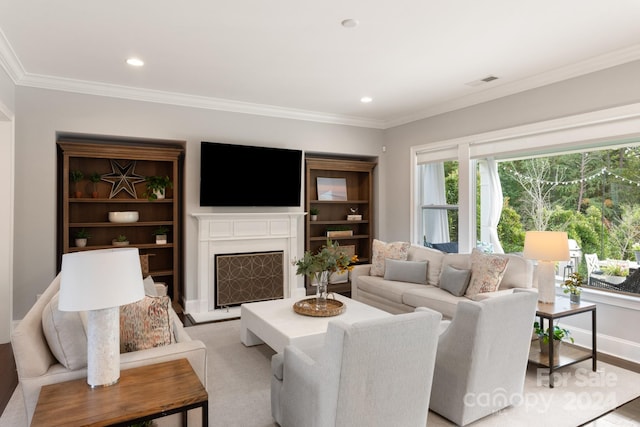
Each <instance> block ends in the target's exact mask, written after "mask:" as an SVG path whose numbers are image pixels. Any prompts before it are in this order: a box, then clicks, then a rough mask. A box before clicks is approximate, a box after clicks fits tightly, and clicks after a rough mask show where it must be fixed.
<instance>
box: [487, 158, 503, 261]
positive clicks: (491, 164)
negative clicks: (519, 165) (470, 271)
mask: <svg viewBox="0 0 640 427" xmlns="http://www.w3.org/2000/svg"><path fill="white" fill-rule="evenodd" d="M487 169H488V172H489V173H488V177H487V178H488V181H489V188H490V190H491V191H490V193H491V197H490V200H489V203H490V206H489V218H488V224H487V227H488V231H489V238H490V243H491V244H492V246H493V252H495V253H499V254H502V253H504V249H503V248H502V245H501V244H500V238H499V237H498V223H499V222H500V215H501V214H502V206H503V196H502V185H501V184H500V176H499V175H498V162H496V159H494V158H493V157H489V158H487ZM482 202H483V203H484V202H485V201H484V200H483V201H482ZM483 222H484V221H483Z"/></svg>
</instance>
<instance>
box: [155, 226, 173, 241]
mask: <svg viewBox="0 0 640 427" xmlns="http://www.w3.org/2000/svg"><path fill="white" fill-rule="evenodd" d="M168 232H169V229H168V228H167V227H165V226H164V225H161V226H160V227H158V228H156V229H155V230H153V233H151V234H153V235H154V236H156V245H166V244H167V233H168Z"/></svg>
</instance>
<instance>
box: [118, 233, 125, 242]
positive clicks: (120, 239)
mask: <svg viewBox="0 0 640 427" xmlns="http://www.w3.org/2000/svg"><path fill="white" fill-rule="evenodd" d="M126 241H127V236H125V235H124V234H120V235H119V236H118V237H116V242H126Z"/></svg>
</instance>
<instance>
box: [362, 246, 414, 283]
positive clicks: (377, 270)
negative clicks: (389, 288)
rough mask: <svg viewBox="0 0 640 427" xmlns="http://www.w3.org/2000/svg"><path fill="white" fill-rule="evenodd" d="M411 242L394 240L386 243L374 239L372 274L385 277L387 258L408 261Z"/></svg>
mask: <svg viewBox="0 0 640 427" xmlns="http://www.w3.org/2000/svg"><path fill="white" fill-rule="evenodd" d="M409 246H411V244H410V243H409V242H392V243H386V242H383V241H381V240H377V239H374V240H373V248H372V249H373V250H372V252H373V256H372V259H371V272H370V274H371V275H372V276H380V277H384V262H385V259H397V260H401V261H406V260H407V256H408V255H409Z"/></svg>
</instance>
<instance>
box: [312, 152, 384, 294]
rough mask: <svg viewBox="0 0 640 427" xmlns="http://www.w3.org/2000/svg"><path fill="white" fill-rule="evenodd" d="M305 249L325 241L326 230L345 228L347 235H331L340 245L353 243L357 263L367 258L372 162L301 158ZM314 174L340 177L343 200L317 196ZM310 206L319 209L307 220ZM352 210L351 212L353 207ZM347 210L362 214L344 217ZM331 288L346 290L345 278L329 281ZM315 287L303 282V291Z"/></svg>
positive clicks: (371, 222)
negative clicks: (353, 218)
mask: <svg viewBox="0 0 640 427" xmlns="http://www.w3.org/2000/svg"><path fill="white" fill-rule="evenodd" d="M305 163H306V168H305V169H306V177H305V187H306V188H305V203H306V206H305V210H306V212H307V215H306V217H305V250H310V251H312V252H315V251H317V250H319V249H320V248H321V247H322V246H323V245H324V244H325V243H326V241H327V231H330V230H349V231H350V233H351V234H352V235H351V236H342V237H332V238H331V239H332V240H334V241H338V243H339V245H340V246H353V247H354V249H355V253H356V254H357V255H358V258H359V260H360V261H359V262H360V263H368V262H371V245H372V242H373V230H374V216H373V169H374V168H375V166H376V164H377V163H376V162H373V161H365V160H351V159H335V158H315V157H308V156H307V158H306V159H305ZM318 178H344V179H345V181H346V190H347V200H319V197H318V186H317V183H318ZM312 208H317V209H318V210H319V211H320V213H319V214H318V219H317V220H315V221H312V220H311V216H310V215H309V214H308V213H309V212H310V210H311V209H312ZM352 210H353V211H355V212H353V211H352ZM350 214H357V215H362V219H360V220H355V221H353V220H347V216H348V215H350ZM329 288H330V290H331V291H334V292H349V291H350V290H351V285H350V283H349V282H346V283H339V284H333V285H332V284H330V285H329ZM313 292H315V288H313V287H311V286H309V284H308V283H307V293H313Z"/></svg>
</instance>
